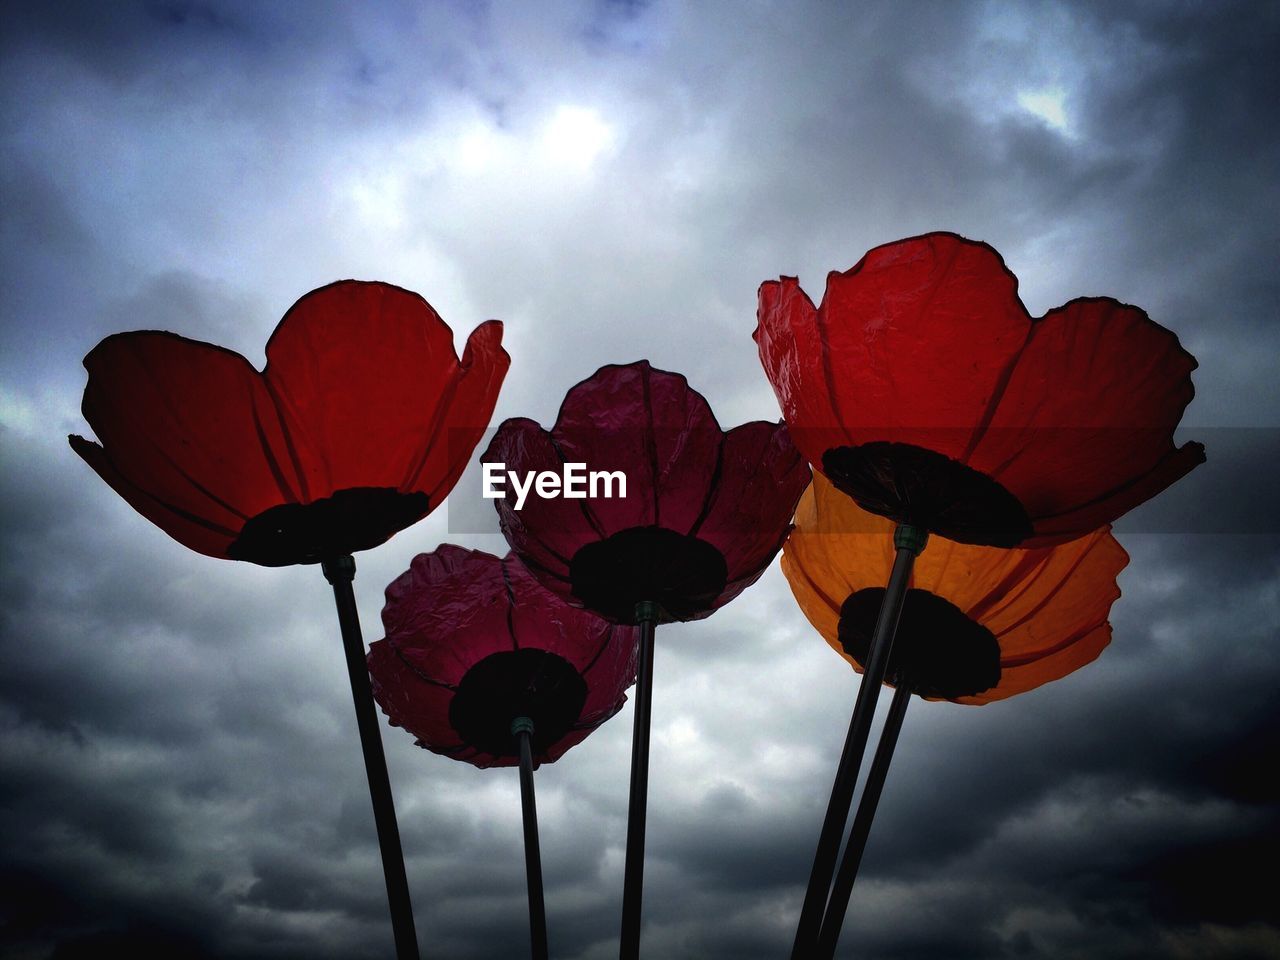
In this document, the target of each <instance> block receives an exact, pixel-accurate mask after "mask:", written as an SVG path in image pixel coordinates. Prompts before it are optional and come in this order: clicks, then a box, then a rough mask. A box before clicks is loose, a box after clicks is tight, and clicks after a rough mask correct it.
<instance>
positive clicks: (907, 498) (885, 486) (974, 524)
mask: <svg viewBox="0 0 1280 960" xmlns="http://www.w3.org/2000/svg"><path fill="white" fill-rule="evenodd" d="M822 472H823V473H825V474H826V475H827V477H828V478H829V479H830V480H831V482H832V483H834V484H835V485H836V487H837V488H838V489H840V490H843V491H844V492H845V493H847V494H848V495H849V496H851V497H852V498H853V499H854V501H856V502H857V504H858V506H860V507H862V509H863V510H868V511H870V512H871V513H878V514H879V515H880V516H882V517H889V518H890V519H891V520H896V521H897V522H898V523H910V524H912V525H914V526H917V527H924V528H925V529H926V530H930V531H932V532H933V533H936V534H938V535H939V536H943V537H946V538H947V539H948V540H956V541H959V542H960V543H977V544H982V545H984V546H990V547H1013V546H1017V545H1018V544H1019V543H1021V542H1022V541H1023V540H1025V539H1026V538H1027V537H1029V536H1031V534H1032V532H1033V531H1032V527H1031V519H1030V518H1029V517H1028V516H1027V511H1026V509H1025V508H1024V507H1023V506H1022V503H1021V502H1020V501H1019V500H1018V498H1017V497H1015V496H1014V495H1013V494H1012V493H1010V492H1009V491H1008V490H1006V489H1005V488H1004V487H1003V486H1001V485H1000V484H999V483H997V482H996V481H995V480H993V479H992V478H991V477H989V476H987V475H986V474H985V473H982V472H981V471H980V470H975V469H973V467H969V466H966V465H965V464H963V463H961V462H960V461H958V460H952V459H951V458H950V457H947V456H944V455H943V454H941V453H937V452H935V451H933V450H927V449H925V448H924V447H917V446H915V445H914V444H910V443H890V442H888V441H876V442H874V443H863V444H859V445H856V446H851V447H833V448H831V449H830V450H828V451H827V452H826V453H824V454H823V455H822Z"/></svg>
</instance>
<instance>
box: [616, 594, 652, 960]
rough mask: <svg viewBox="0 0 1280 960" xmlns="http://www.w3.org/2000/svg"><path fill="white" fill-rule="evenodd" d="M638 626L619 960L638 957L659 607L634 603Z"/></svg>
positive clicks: (630, 959) (633, 959) (629, 959)
mask: <svg viewBox="0 0 1280 960" xmlns="http://www.w3.org/2000/svg"><path fill="white" fill-rule="evenodd" d="M636 621H637V622H638V623H639V624H640V669H639V672H638V673H637V675H636V714H635V725H634V726H633V727H632V731H631V798H630V801H629V803H628V807H627V859H626V866H625V868H624V870H625V876H624V879H623V884H622V936H621V938H620V954H619V955H620V956H621V958H622V960H638V958H639V956H640V903H641V897H642V894H643V892H644V826H645V812H646V808H647V806H648V797H649V721H650V717H651V716H652V713H653V638H654V630H655V627H656V625H657V622H658V606H657V604H654V603H638V604H636Z"/></svg>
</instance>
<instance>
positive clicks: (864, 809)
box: [814, 683, 911, 960]
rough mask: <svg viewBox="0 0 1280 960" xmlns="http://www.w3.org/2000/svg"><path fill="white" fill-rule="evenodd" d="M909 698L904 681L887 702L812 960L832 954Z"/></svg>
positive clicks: (823, 958) (822, 959) (831, 955)
mask: <svg viewBox="0 0 1280 960" xmlns="http://www.w3.org/2000/svg"><path fill="white" fill-rule="evenodd" d="M910 702H911V687H910V686H909V685H907V684H906V683H899V684H898V686H897V687H896V688H895V689H894V691H893V702H892V703H890V705H889V715H888V716H887V717H885V721H884V730H882V731H881V732H880V743H879V744H877V746H876V753H875V756H874V757H872V759H871V769H870V770H869V771H867V785H866V786H865V787H864V788H863V790H862V799H861V800H859V801H858V812H857V813H855V814H854V815H853V829H852V830H850V831H849V842H848V843H847V844H846V845H845V848H844V856H843V857H842V858H841V859H840V869H839V870H838V871H836V880H835V883H834V884H833V885H832V887H831V900H830V902H829V903H828V904H827V913H826V916H824V917H823V918H822V929H821V930H820V931H819V933H818V952H817V953H816V954H814V957H815V960H829V958H831V957H834V956H835V953H836V944H837V943H838V942H839V940H840V928H841V926H842V925H843V924H844V915H845V911H846V910H848V908H849V897H850V895H851V894H852V893H853V883H854V881H855V880H857V879H858V867H859V866H860V865H861V864H862V854H863V851H865V850H866V849H867V837H869V836H870V835H871V821H872V820H874V819H875V816H876V805H877V804H878V803H879V802H880V793H881V791H882V790H884V781H885V777H886V776H887V775H888V773H889V764H890V763H891V762H892V761H893V748H894V747H895V746H897V743H898V732H899V731H900V730H901V729H902V718H903V717H904V716H905V715H906V713H907V704H908V703H910Z"/></svg>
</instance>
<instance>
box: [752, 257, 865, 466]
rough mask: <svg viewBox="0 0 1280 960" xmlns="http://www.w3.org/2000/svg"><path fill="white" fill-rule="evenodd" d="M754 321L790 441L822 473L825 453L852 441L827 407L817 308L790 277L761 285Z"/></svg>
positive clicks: (827, 387) (830, 400)
mask: <svg viewBox="0 0 1280 960" xmlns="http://www.w3.org/2000/svg"><path fill="white" fill-rule="evenodd" d="M756 320H757V323H756V329H755V332H754V333H753V334H752V336H753V337H754V338H755V341H756V344H757V346H758V348H759V351H760V362H761V363H762V364H763V365H764V369H765V373H766V374H767V375H768V377H769V382H770V383H771V384H772V385H773V391H774V393H775V394H776V395H777V397H778V404H779V405H780V406H781V408H782V416H783V418H784V419H785V420H786V421H787V423H788V424H789V425H790V428H791V438H792V440H793V441H794V442H795V445H796V446H797V447H798V448H799V449H800V452H801V453H803V454H804V457H805V459H806V460H808V461H809V462H810V463H811V464H813V465H814V466H815V467H816V468H818V469H821V466H822V454H823V452H824V451H826V450H829V449H830V448H831V447H836V446H841V445H843V444H847V443H849V442H851V441H850V438H849V435H848V434H847V433H846V432H845V431H844V428H843V426H842V425H841V422H840V417H839V416H837V415H836V412H835V408H834V407H833V406H832V403H833V402H834V401H833V396H834V393H833V391H832V390H831V388H830V385H829V380H828V378H827V370H826V367H825V366H824V364H823V346H822V343H821V340H820V338H819V331H818V311H817V308H816V307H814V305H813V301H812V300H810V299H809V297H808V296H807V295H806V294H805V292H804V291H803V290H801V289H800V284H799V282H798V281H797V280H796V278H795V277H782V278H781V279H779V280H776V281H767V282H765V283H762V284H761V285H760V290H759V305H758V307H757V310H756Z"/></svg>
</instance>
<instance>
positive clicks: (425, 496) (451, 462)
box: [70, 280, 511, 566]
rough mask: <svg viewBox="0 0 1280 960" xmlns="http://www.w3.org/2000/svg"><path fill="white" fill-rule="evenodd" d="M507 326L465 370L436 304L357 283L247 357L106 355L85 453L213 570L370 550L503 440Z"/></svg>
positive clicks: (110, 343) (101, 358)
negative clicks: (492, 423) (215, 563)
mask: <svg viewBox="0 0 1280 960" xmlns="http://www.w3.org/2000/svg"><path fill="white" fill-rule="evenodd" d="M501 344H502V324H501V323H499V322H498V321H496V320H491V321H489V322H487V323H483V324H481V325H480V326H478V327H477V328H476V329H475V330H474V331H473V332H472V334H471V337H470V339H469V340H468V341H467V347H466V350H465V352H464V353H463V355H462V361H461V362H459V361H458V357H457V354H456V353H455V352H454V348H453V332H452V331H451V330H450V329H449V327H448V325H447V324H445V322H444V321H443V320H441V319H440V317H439V315H438V314H437V313H436V312H435V310H433V309H432V308H431V305H430V304H428V303H427V302H426V301H425V300H424V299H422V297H420V296H418V295H417V294H416V293H411V292H409V291H408V290H402V289H400V288H399V287H394V286H391V285H390V284H386V283H374V282H361V281H356V280H344V281H341V282H338V283H334V284H330V285H329V286H327V287H321V288H320V289H318V290H313V291H312V292H311V293H308V294H307V295H305V296H304V297H302V298H301V299H300V300H299V301H298V302H297V303H295V304H294V305H293V307H292V308H290V310H289V312H288V313H286V314H285V316H284V319H282V320H281V321H280V324H279V326H277V327H276V330H275V332H274V333H273V334H272V335H271V339H270V340H269V341H268V342H267V350H266V354H267V365H266V368H265V369H264V370H263V372H262V373H258V371H257V370H255V369H254V368H253V366H252V365H251V364H250V363H249V361H248V360H246V359H245V358H244V357H242V356H240V355H239V354H238V353H233V352H231V351H229V350H225V349H223V348H221V347H216V346H213V345H211V344H207V343H201V342H198V341H194V340H187V339H185V338H183V337H179V336H176V335H174V334H170V333H160V332H155V331H140V332H135V333H121V334H116V335H115V336H111V337H108V338H107V339H105V340H103V341H102V342H101V343H100V344H98V346H97V347H95V348H94V349H93V351H92V352H91V353H90V354H89V355H88V356H87V357H85V361H84V362H85V367H87V368H88V371H89V383H88V386H87V387H86V388H85V392H84V404H83V410H84V417H85V419H86V420H87V421H88V422H89V425H90V426H91V427H93V430H94V432H95V433H96V434H97V435H98V438H99V439H100V440H101V441H102V445H101V446H99V445H98V444H96V443H93V442H90V441H88V440H85V439H84V438H82V437H78V436H72V437H70V441H71V446H72V447H73V448H74V449H75V451H76V452H77V453H78V454H80V456H82V457H83V458H84V459H85V460H86V461H87V462H88V463H89V465H90V466H91V467H93V468H94V469H95V470H96V471H97V472H98V474H99V475H100V476H101V477H102V478H103V479H104V480H106V481H107V483H109V484H111V486H112V487H114V488H115V490H116V492H117V493H119V494H120V495H121V496H122V497H124V498H125V500H127V501H128V502H129V503H130V504H131V505H132V506H133V507H134V508H135V509H136V510H138V512H139V513H141V514H142V515H143V516H145V517H146V518H147V519H148V520H150V521H151V522H152V523H154V524H156V525H157V526H158V527H160V528H161V529H162V530H164V531H165V532H166V533H168V534H169V535H170V536H171V537H173V538H174V539H175V540H177V541H179V542H180V543H183V544H185V545H186V546H188V547H190V548H191V549H193V550H196V551H198V552H200V553H204V554H208V555H209V556H212V557H223V558H230V559H234V560H249V561H252V562H254V563H260V564H264V565H266V566H282V565H284V564H292V563H315V562H318V561H322V560H325V559H329V558H333V557H338V556H343V555H345V554H348V553H351V552H353V551H356V550H365V549H368V548H369V547H374V546H377V545H378V544H380V543H382V542H384V541H385V540H387V539H388V538H389V537H391V536H392V535H393V534H395V533H396V532H397V531H399V530H402V529H404V528H405V527H407V526H409V525H410V524H412V523H415V522H416V521H418V520H420V519H421V518H422V517H424V516H426V515H427V513H429V512H430V511H431V510H433V509H434V508H435V507H436V506H438V505H439V503H440V502H441V501H442V500H443V499H444V498H445V496H446V495H447V494H448V493H449V491H450V490H451V489H452V487H453V485H454V483H456V482H457V479H458V476H459V475H460V474H461V473H462V470H463V467H464V466H465V465H466V462H467V460H468V459H469V458H470V456H471V452H472V450H473V449H474V448H475V445H476V443H477V442H479V439H480V435H481V434H482V433H483V431H484V430H485V428H486V427H487V426H488V423H489V417H490V415H491V414H492V412H493V406H494V403H495V402H496V400H497V396H498V388H499V387H500V386H501V385H502V379H503V377H504V376H505V375H506V371H507V367H508V366H509V365H510V362H511V358H510V357H508V356H507V353H506V351H504V350H503V349H502V345H501Z"/></svg>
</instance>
